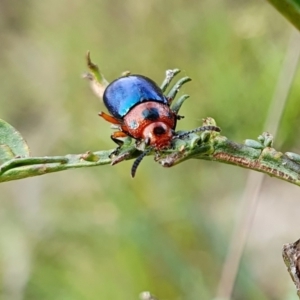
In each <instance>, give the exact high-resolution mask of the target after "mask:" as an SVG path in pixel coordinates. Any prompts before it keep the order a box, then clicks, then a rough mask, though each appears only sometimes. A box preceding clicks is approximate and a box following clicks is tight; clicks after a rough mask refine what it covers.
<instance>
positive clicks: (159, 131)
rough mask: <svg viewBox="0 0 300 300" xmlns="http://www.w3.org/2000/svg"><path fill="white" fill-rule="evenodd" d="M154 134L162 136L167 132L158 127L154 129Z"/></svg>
mask: <svg viewBox="0 0 300 300" xmlns="http://www.w3.org/2000/svg"><path fill="white" fill-rule="evenodd" d="M153 133H154V134H155V135H162V134H164V133H166V130H165V129H164V128H163V127H161V126H157V127H154V129H153Z"/></svg>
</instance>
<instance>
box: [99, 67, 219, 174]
mask: <svg viewBox="0 0 300 300" xmlns="http://www.w3.org/2000/svg"><path fill="white" fill-rule="evenodd" d="M170 71H171V70H170ZM175 72H177V73H178V72H179V70H174V72H173V73H169V77H168V73H167V78H166V81H165V82H164V84H163V87H162V88H160V87H159V86H158V85H157V84H156V83H155V82H154V81H153V80H152V79H150V78H148V77H146V76H143V75H137V74H129V73H127V74H126V75H124V76H122V77H120V78H117V79H116V80H114V81H113V82H111V83H110V84H109V85H108V86H107V87H106V89H105V91H104V94H103V102H104V105H105V106H106V108H107V110H108V112H109V113H110V115H109V114H107V113H105V112H100V113H99V116H100V117H102V118H103V119H104V120H106V121H108V122H110V123H112V124H114V125H116V126H117V128H118V130H117V131H115V132H114V133H113V134H112V135H111V139H112V140H113V141H114V142H115V143H117V144H118V145H119V147H121V146H122V144H123V141H122V140H120V138H123V137H127V136H129V137H132V138H134V139H135V140H136V143H140V142H144V143H145V146H146V147H147V148H146V150H144V151H143V152H142V154H141V155H140V156H139V157H138V158H137V159H136V160H135V162H134V163H133V166H132V169H131V175H132V177H134V176H135V173H136V170H137V167H138V165H139V164H140V162H141V161H142V159H143V158H144V157H145V156H146V155H147V154H148V153H149V152H150V151H151V150H155V151H160V150H162V149H166V148H169V147H170V146H171V143H172V140H173V139H174V138H176V137H177V138H178V137H182V136H183V134H180V135H177V134H176V132H175V128H176V124H177V120H180V119H181V118H183V117H182V116H180V115H178V110H179V108H178V109H177V110H176V109H172V108H171V107H170V105H171V103H172V100H173V99H174V98H175V96H176V93H177V91H178V90H179V88H180V86H181V85H182V84H183V83H185V82H187V81H189V80H190V79H189V78H188V77H186V78H183V79H184V80H181V81H180V82H178V83H177V85H178V87H176V86H175V90H174V92H173V95H172V97H167V96H165V95H164V91H165V89H166V88H167V86H168V85H169V83H170V81H171V80H172V78H173V77H174V76H175V75H176V74H177V73H175ZM171 94H172V93H171ZM169 95H170V93H169ZM205 130H214V131H220V129H219V128H218V127H216V126H202V127H199V129H197V130H193V131H189V132H186V133H185V134H184V135H187V134H189V133H191V132H196V131H205Z"/></svg>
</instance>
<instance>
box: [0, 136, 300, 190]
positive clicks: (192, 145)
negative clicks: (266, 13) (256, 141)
mask: <svg viewBox="0 0 300 300" xmlns="http://www.w3.org/2000/svg"><path fill="white" fill-rule="evenodd" d="M201 139H206V140H207V141H203V140H201ZM174 148H175V149H174V150H165V151H161V152H160V153H158V154H157V153H156V156H155V160H156V161H158V162H159V163H160V164H161V165H162V166H164V167H172V166H174V165H177V164H179V163H181V162H183V161H185V160H188V159H192V158H193V159H205V160H211V161H217V162H221V163H227V164H232V165H235V166H239V167H243V168H246V169H251V170H255V171H259V172H262V173H265V174H268V175H270V176H273V177H276V178H279V179H282V180H285V181H288V182H290V183H293V184H296V185H299V186H300V163H298V162H296V161H293V160H291V159H290V158H289V157H288V156H287V155H285V154H283V153H281V152H278V151H276V150H275V149H274V148H272V147H262V148H261V149H256V148H253V147H250V146H247V145H245V144H239V143H236V142H233V141H230V140H228V139H227V138H226V137H224V136H221V135H219V134H218V133H215V132H214V133H211V136H210V137H209V139H207V137H206V136H204V138H203V135H202V136H199V135H197V134H191V135H189V136H187V137H186V138H185V139H182V140H181V139H180V140H178V141H176V142H175V145H174ZM112 151H113V150H108V151H97V152H93V153H92V152H87V153H84V154H77V155H76V154H75V155H74V154H69V155H66V156H56V157H29V158H15V159H12V160H9V161H7V162H6V163H4V164H2V165H1V167H0V182H5V181H10V180H16V179H22V178H27V177H33V176H38V175H43V174H47V173H53V172H58V171H64V170H68V169H74V168H84V167H96V166H100V165H106V164H110V163H112V162H113V160H112V159H111V158H110V154H111V153H112ZM124 153H125V155H124ZM122 155H123V156H124V159H126V160H128V159H133V158H136V156H137V151H136V149H135V147H133V146H132V145H131V146H125V147H124V149H122V151H121V154H120V156H121V157H122ZM124 159H121V160H119V161H122V160H124Z"/></svg>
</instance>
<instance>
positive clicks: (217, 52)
mask: <svg viewBox="0 0 300 300" xmlns="http://www.w3.org/2000/svg"><path fill="white" fill-rule="evenodd" d="M291 30H292V26H291V25H290V24H289V23H288V22H287V21H286V20H285V19H284V18H283V17H282V16H280V14H279V13H278V12H276V11H275V10H274V9H273V8H272V7H271V6H270V5H269V4H268V3H267V2H263V1H258V0H248V1H232V0H224V1H217V0H204V1H195V0H192V1H188V2H187V1H183V0H173V1H158V0H149V1H133V0H126V1H116V0H110V1H105V0H90V1H82V0H74V1H72V2H70V1H64V0H60V1H58V0H53V1H51V2H49V1H38V0H24V1H21V2H20V1H17V0H2V1H0V38H1V47H0V64H1V68H0V113H1V114H0V118H2V119H4V120H6V121H7V122H9V123H10V124H12V125H13V126H14V127H15V128H17V129H18V130H19V131H20V132H21V133H22V135H23V136H24V137H25V138H26V140H27V142H28V144H29V146H30V147H31V153H32V155H34V156H43V155H63V154H66V153H83V152H85V151H87V150H92V151H96V150H101V149H110V148H112V147H114V144H113V143H112V141H111V140H110V138H109V135H110V132H111V130H110V127H109V125H108V124H107V123H106V122H104V121H103V120H101V119H100V118H99V117H98V116H97V112H98V111H100V110H102V109H104V107H103V104H102V103H99V101H98V100H97V98H96V97H95V96H94V95H93V94H92V92H91V90H90V88H89V86H88V84H87V82H86V81H84V80H82V79H81V78H80V75H81V74H82V73H83V72H84V71H86V66H85V59H84V56H85V53H86V50H88V49H89V50H90V51H91V53H92V56H93V60H94V61H95V62H97V63H98V64H99V66H100V68H101V70H102V71H103V73H104V74H105V76H106V78H107V79H108V80H113V79H114V78H116V77H118V76H119V75H120V74H121V73H122V72H123V71H125V70H130V71H132V72H133V73H139V74H145V75H147V76H149V77H150V78H153V79H154V80H155V81H157V82H158V83H160V82H161V81H162V79H163V78H164V72H165V70H166V69H169V68H180V69H182V70H184V71H183V75H188V76H190V77H192V79H193V81H192V82H191V83H189V84H187V85H186V86H185V87H184V89H183V92H184V93H188V94H190V96H191V98H190V99H189V100H188V101H187V102H186V103H185V105H184V107H183V108H182V111H181V114H183V115H185V116H186V118H185V119H183V120H182V121H180V123H179V124H178V129H189V128H194V127H197V126H199V124H201V119H202V118H203V117H207V116H211V117H213V118H215V120H216V121H217V124H218V125H219V126H221V128H222V130H223V133H224V135H226V136H228V137H229V138H230V139H232V140H235V141H242V140H243V139H246V138H254V139H255V138H256V137H257V136H258V135H259V134H261V133H262V131H263V130H265V129H264V128H263V124H264V121H265V117H266V115H267V111H268V107H269V104H270V101H271V99H272V95H273V92H274V89H275V86H276V83H277V78H278V74H279V72H280V68H281V65H282V60H283V57H284V54H285V50H286V47H287V43H288V40H289V37H290V35H291ZM299 80H300V77H299V74H297V76H296V78H295V83H294V85H293V88H292V91H291V95H290V98H289V101H288V106H287V108H286V110H285V113H284V116H283V119H282V124H281V129H280V131H279V134H278V136H277V138H276V139H275V147H276V148H277V149H278V146H280V148H281V149H282V151H294V152H298V153H299V149H300V142H299V138H298V136H299V131H300V127H299V126H298V125H299V121H300V110H299V96H298V95H299V92H300V84H299ZM297 149H298V151H297ZM131 163H132V162H124V163H121V164H119V165H117V166H114V167H111V166H103V167H100V168H94V169H86V170H74V171H69V172H62V173H57V174H50V175H47V176H42V177H40V178H31V179H26V180H22V181H19V182H11V183H4V184H1V186H0V201H1V202H0V205H1V206H0V253H1V259H0V273H1V277H2V283H1V288H0V293H1V294H3V299H17V300H18V299H45V300H47V299H72V300H73V299H74V300H76V299H114V300H117V299H120V300H121V299H137V298H138V294H139V293H140V292H142V291H144V290H150V291H151V292H152V293H154V294H155V295H157V296H158V297H159V299H160V300H162V299H185V300H189V299H191V300H194V299H212V298H213V297H214V295H215V292H216V287H217V285H218V281H219V278H220V272H221V268H222V263H223V259H224V256H225V255H226V251H227V244H228V240H229V238H230V234H231V229H232V226H233V222H234V219H235V215H236V214H237V213H238V206H239V201H240V199H241V195H242V193H243V188H244V185H245V179H246V177H247V174H248V172H249V171H247V170H242V169H239V168H235V167H232V166H228V165H221V164H213V163H209V162H204V161H188V162H186V163H184V164H181V165H179V166H178V167H175V168H172V169H163V168H161V167H160V166H159V165H158V164H156V163H155V162H153V160H152V159H150V158H148V159H145V161H143V164H142V165H141V167H140V169H139V172H138V174H137V177H136V178H135V179H134V180H132V179H131V177H130V174H129V170H130V167H131ZM183 174H184V177H183V176H182V175H183ZM199 174H200V175H199ZM229 174H230V176H229ZM264 186H265V189H264V191H263V196H262V198H263V199H262V200H263V201H264V202H263V204H262V206H261V207H260V208H259V209H262V210H259V209H258V213H257V218H256V220H255V226H254V228H253V231H252V233H251V236H250V237H249V241H248V245H247V249H246V253H245V255H244V259H243V262H242V266H241V269H240V272H239V276H238V279H237V283H236V287H235V289H234V297H233V299H244V300H247V299H296V298H293V296H294V294H295V296H296V293H295V291H294V287H293V286H292V283H291V282H290V278H289V276H288V273H287V272H286V271H285V266H284V264H283V262H282V261H281V255H280V253H281V246H282V244H283V243H285V242H288V241H290V240H294V239H296V238H298V237H299V232H297V228H299V225H300V224H299V220H298V219H299V217H298V218H297V217H294V218H293V217H291V214H292V213H293V212H296V211H297V210H295V207H294V206H293V205H292V204H293V202H292V201H293V200H294V199H296V200H297V199H298V200H299V197H300V193H299V191H298V189H296V187H291V185H289V184H285V183H279V181H278V180H275V179H267V180H265V183H264ZM278 188H280V190H279V191H278V190H277V189H278ZM272 192H273V193H272ZM283 200H284V201H283ZM283 202H284V203H283ZM280 204H281V206H280V208H279V207H278V206H279V205H280ZM297 222H298V223H297ZM297 226H298V227H297Z"/></svg>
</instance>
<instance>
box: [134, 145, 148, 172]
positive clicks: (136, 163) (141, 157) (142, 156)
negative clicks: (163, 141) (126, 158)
mask: <svg viewBox="0 0 300 300" xmlns="http://www.w3.org/2000/svg"><path fill="white" fill-rule="evenodd" d="M151 150H152V148H148V149H147V150H145V151H144V152H143V153H142V154H141V155H140V156H138V158H137V159H136V160H135V161H134V163H133V165H132V167H131V177H132V178H134V176H135V173H136V170H137V168H138V166H139V165H140V163H141V161H142V160H143V158H144V157H145V156H146V155H147V154H149V152H150V151H151Z"/></svg>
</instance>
